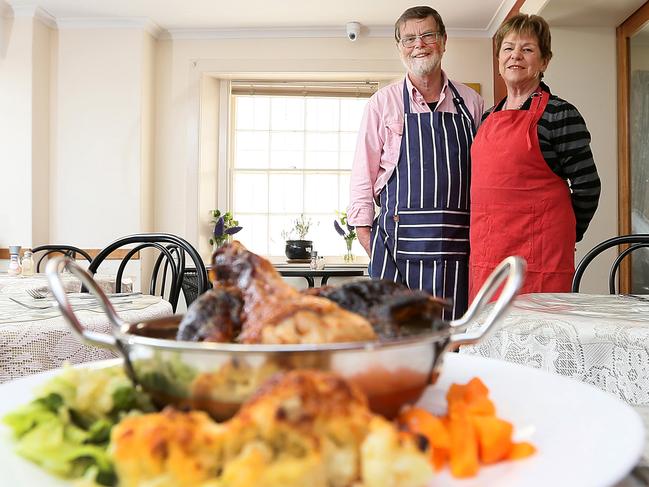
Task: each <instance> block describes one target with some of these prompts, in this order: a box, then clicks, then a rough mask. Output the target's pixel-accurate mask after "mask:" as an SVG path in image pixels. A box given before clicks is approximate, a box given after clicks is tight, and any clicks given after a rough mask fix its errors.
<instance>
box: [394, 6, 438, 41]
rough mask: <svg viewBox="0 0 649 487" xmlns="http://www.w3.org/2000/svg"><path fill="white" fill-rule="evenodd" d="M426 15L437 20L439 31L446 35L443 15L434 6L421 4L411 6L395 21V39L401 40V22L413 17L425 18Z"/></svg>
mask: <svg viewBox="0 0 649 487" xmlns="http://www.w3.org/2000/svg"><path fill="white" fill-rule="evenodd" d="M426 17H432V18H434V19H435V22H437V31H438V32H439V33H440V34H442V36H444V35H446V27H444V21H443V20H442V16H441V15H440V14H439V13H438V12H437V10H435V9H434V8H431V7H428V6H424V5H422V6H419V7H410V8H409V9H408V10H406V11H405V12H403V13H402V14H401V17H399V18H398V19H397V21H396V22H395V23H394V39H395V40H396V41H397V42H399V41H400V40H401V24H403V23H404V22H405V21H407V20H412V19H425V18H426Z"/></svg>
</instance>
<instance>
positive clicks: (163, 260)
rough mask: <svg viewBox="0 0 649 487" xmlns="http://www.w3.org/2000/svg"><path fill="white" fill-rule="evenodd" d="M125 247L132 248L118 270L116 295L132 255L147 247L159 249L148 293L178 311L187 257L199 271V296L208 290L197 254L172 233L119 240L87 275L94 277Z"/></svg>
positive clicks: (93, 261) (98, 257)
mask: <svg viewBox="0 0 649 487" xmlns="http://www.w3.org/2000/svg"><path fill="white" fill-rule="evenodd" d="M123 246H129V248H128V252H127V253H126V255H125V256H124V257H123V258H122V261H121V262H120V264H119V267H118V269H117V275H116V281H115V290H116V291H117V292H120V291H121V285H122V276H123V274H124V269H125V268H126V265H127V264H128V262H129V261H130V260H131V259H132V258H133V256H135V255H136V254H137V253H138V252H140V251H141V250H143V249H146V248H153V249H157V250H158V252H159V254H158V256H157V257H156V259H155V262H154V264H153V271H152V274H151V282H150V284H149V294H154V295H159V296H162V297H163V298H165V299H166V300H167V301H169V302H170V303H171V306H172V308H173V310H174V311H176V307H177V306H178V298H179V297H180V292H181V291H182V283H183V280H184V278H185V260H186V257H185V255H188V256H189V258H190V259H191V261H192V262H193V264H194V268H195V269H196V283H197V288H198V293H197V295H200V294H202V293H204V292H205V291H207V289H208V278H207V270H206V269H205V264H203V260H202V259H201V256H200V255H199V253H198V251H197V250H196V249H195V248H194V247H193V246H192V245H191V244H190V243H189V242H187V241H186V240H185V239H183V238H181V237H178V236H176V235H173V234H170V233H140V234H134V235H129V236H126V237H122V238H119V239H117V240H115V241H114V242H112V243H111V244H110V245H108V246H107V247H106V248H104V249H103V250H102V251H101V252H99V254H97V256H96V257H95V258H94V259H92V262H91V263H90V266H89V267H88V272H90V273H91V274H95V273H96V272H97V269H99V266H100V265H101V263H102V262H103V261H104V260H106V258H107V257H108V256H109V255H110V254H111V253H113V252H114V251H115V250H117V249H119V248H121V247H123ZM194 299H195V297H194ZM185 301H186V302H187V305H189V304H190V303H191V301H192V299H191V297H188V296H187V295H185Z"/></svg>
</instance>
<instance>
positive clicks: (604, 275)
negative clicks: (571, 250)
mask: <svg viewBox="0 0 649 487" xmlns="http://www.w3.org/2000/svg"><path fill="white" fill-rule="evenodd" d="M552 52H553V53H554V56H553V58H552V61H551V62H550V65H549V68H548V70H547V72H546V77H545V81H546V82H547V83H548V85H549V86H550V89H551V90H552V91H553V93H555V94H556V95H558V96H560V97H561V98H564V99H565V100H567V101H569V102H570V103H572V104H573V105H575V106H576V107H577V109H578V110H579V111H580V112H581V114H582V116H583V117H584V119H585V120H586V125H587V126H588V129H589V131H590V133H591V137H592V142H591V148H592V151H593V157H594V159H595V164H596V165H597V171H598V173H599V177H600V179H601V181H602V194H601V197H600V200H599V207H598V209H597V212H596V214H595V217H594V219H593V221H592V222H591V224H590V227H589V228H588V231H587V232H586V235H585V236H584V239H583V241H582V242H580V243H578V244H577V261H578V260H579V259H580V258H581V257H582V256H583V255H584V254H585V253H586V252H587V251H588V250H590V249H591V248H592V247H593V246H595V245H596V244H597V243H599V242H601V241H602V240H605V239H607V238H609V237H613V236H615V235H617V234H618V227H617V201H618V199H617V198H618V196H617V112H616V109H617V101H616V97H617V91H616V90H617V81H616V70H615V66H616V53H615V30H614V29H612V28H565V27H562V28H558V27H553V28H552ZM609 265H610V261H608V259H606V258H602V259H598V260H596V261H594V262H593V264H591V266H592V269H591V266H589V271H588V272H587V273H586V274H585V275H584V278H583V280H582V287H581V289H580V290H581V291H585V292H591V293H594V292H602V293H608V290H607V285H606V283H607V279H608V269H609Z"/></svg>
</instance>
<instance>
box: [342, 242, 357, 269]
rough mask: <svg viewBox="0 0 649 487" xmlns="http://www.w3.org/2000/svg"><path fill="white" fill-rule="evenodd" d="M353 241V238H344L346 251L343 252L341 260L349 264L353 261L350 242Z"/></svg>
mask: <svg viewBox="0 0 649 487" xmlns="http://www.w3.org/2000/svg"><path fill="white" fill-rule="evenodd" d="M353 243H354V240H352V239H345V244H346V245H347V252H345V255H344V257H343V260H344V261H345V264H351V263H352V262H354V259H355V256H354V253H353V252H352V244H353Z"/></svg>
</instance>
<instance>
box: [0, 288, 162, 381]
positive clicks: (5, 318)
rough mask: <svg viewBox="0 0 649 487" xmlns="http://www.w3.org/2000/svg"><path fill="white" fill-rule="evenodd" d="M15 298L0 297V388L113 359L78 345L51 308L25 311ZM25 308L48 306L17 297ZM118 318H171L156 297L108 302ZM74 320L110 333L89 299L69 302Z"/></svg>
mask: <svg viewBox="0 0 649 487" xmlns="http://www.w3.org/2000/svg"><path fill="white" fill-rule="evenodd" d="M15 296H16V295H15V294H14V295H2V294H0V383H2V382H6V381H9V380H12V379H16V378H18V377H22V376H25V375H30V374H34V373H36V372H41V371H43V370H49V369H53V368H56V367H61V365H62V364H63V362H66V361H67V362H70V363H72V364H78V363H82V362H90V361H93V360H103V359H108V358H114V357H115V356H116V355H115V354H114V353H113V352H111V351H110V350H106V349H103V348H97V347H93V346H88V345H84V344H82V343H81V342H80V341H79V339H78V338H77V337H76V336H75V335H74V334H73V333H72V330H71V329H70V327H69V326H68V324H67V322H66V321H65V320H64V318H63V316H61V314H60V312H59V311H58V309H57V308H56V307H50V308H48V309H38V310H36V309H29V308H27V307H25V306H24V305H21V304H18V303H16V302H14V301H12V300H11V298H12V297H14V299H17V298H16V297H15ZM19 301H21V302H22V303H24V304H27V305H33V306H45V305H46V304H44V303H45V302H47V301H48V300H35V299H31V300H30V298H29V297H24V296H23V295H20V299H19ZM111 301H112V302H113V304H114V307H115V309H116V310H117V313H118V314H119V316H120V317H121V318H122V319H123V320H124V321H126V322H128V323H135V322H138V321H142V320H147V319H152V318H161V317H164V316H169V315H171V314H173V311H172V309H171V304H169V303H168V302H167V301H164V300H162V299H160V298H159V297H157V296H141V295H139V296H131V297H121V298H115V299H111ZM71 303H73V306H74V307H75V308H77V307H79V308H84V309H83V310H80V311H78V313H77V316H78V317H79V320H80V321H81V323H82V325H84V327H86V328H87V329H88V330H92V331H96V332H100V333H110V324H109V323H108V318H106V316H105V315H104V313H103V310H102V309H101V308H100V307H98V306H97V305H96V301H95V300H92V299H76V300H75V299H71Z"/></svg>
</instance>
